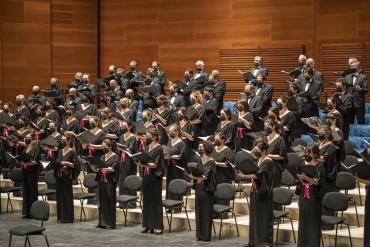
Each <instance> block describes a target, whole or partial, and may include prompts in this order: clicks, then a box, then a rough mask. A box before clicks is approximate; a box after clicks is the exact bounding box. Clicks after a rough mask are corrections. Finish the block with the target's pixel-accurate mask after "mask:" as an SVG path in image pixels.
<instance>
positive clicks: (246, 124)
mask: <svg viewBox="0 0 370 247" xmlns="http://www.w3.org/2000/svg"><path fill="white" fill-rule="evenodd" d="M236 108H237V110H238V122H237V123H236V138H235V149H234V151H235V152H239V151H240V150H241V148H243V149H247V150H251V149H252V146H253V139H252V138H251V137H249V136H247V135H246V134H247V133H249V132H252V131H253V123H254V118H253V114H252V113H251V112H250V111H249V105H248V102H247V101H246V100H241V101H239V102H238V104H237V106H236Z"/></svg>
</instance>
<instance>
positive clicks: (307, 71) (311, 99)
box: [298, 66, 321, 134]
mask: <svg viewBox="0 0 370 247" xmlns="http://www.w3.org/2000/svg"><path fill="white" fill-rule="evenodd" d="M313 76H314V71H313V69H312V68H310V67H308V66H305V67H303V79H302V80H304V83H302V82H301V85H300V93H299V94H298V96H300V99H301V102H300V105H299V106H300V117H301V118H309V117H312V116H317V117H318V116H319V107H318V106H317V104H316V103H315V101H320V95H321V85H320V82H319V81H315V80H314V78H313ZM310 131H311V129H310V128H309V127H308V126H307V125H303V126H302V130H301V134H307V133H308V132H310Z"/></svg>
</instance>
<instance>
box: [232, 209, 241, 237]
mask: <svg viewBox="0 0 370 247" xmlns="http://www.w3.org/2000/svg"><path fill="white" fill-rule="evenodd" d="M233 215H234V220H235V226H236V232H237V233H238V237H240V234H239V227H238V222H236V215H235V213H233Z"/></svg>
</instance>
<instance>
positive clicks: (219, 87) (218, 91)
mask: <svg viewBox="0 0 370 247" xmlns="http://www.w3.org/2000/svg"><path fill="white" fill-rule="evenodd" d="M208 81H210V82H212V83H213V96H214V97H215V98H216V99H217V101H218V106H217V111H216V112H217V114H219V113H220V111H221V109H222V108H223V107H224V96H225V93H226V83H225V82H224V81H223V80H221V79H220V72H219V71H218V70H213V71H212V73H211V74H210V75H209V79H208Z"/></svg>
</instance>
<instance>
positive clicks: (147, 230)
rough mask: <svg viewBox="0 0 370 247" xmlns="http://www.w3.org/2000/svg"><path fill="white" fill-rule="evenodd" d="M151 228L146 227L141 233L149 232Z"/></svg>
mask: <svg viewBox="0 0 370 247" xmlns="http://www.w3.org/2000/svg"><path fill="white" fill-rule="evenodd" d="M149 230H150V228H149V227H146V228H145V229H144V230H142V231H141V233H147V232H149Z"/></svg>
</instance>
